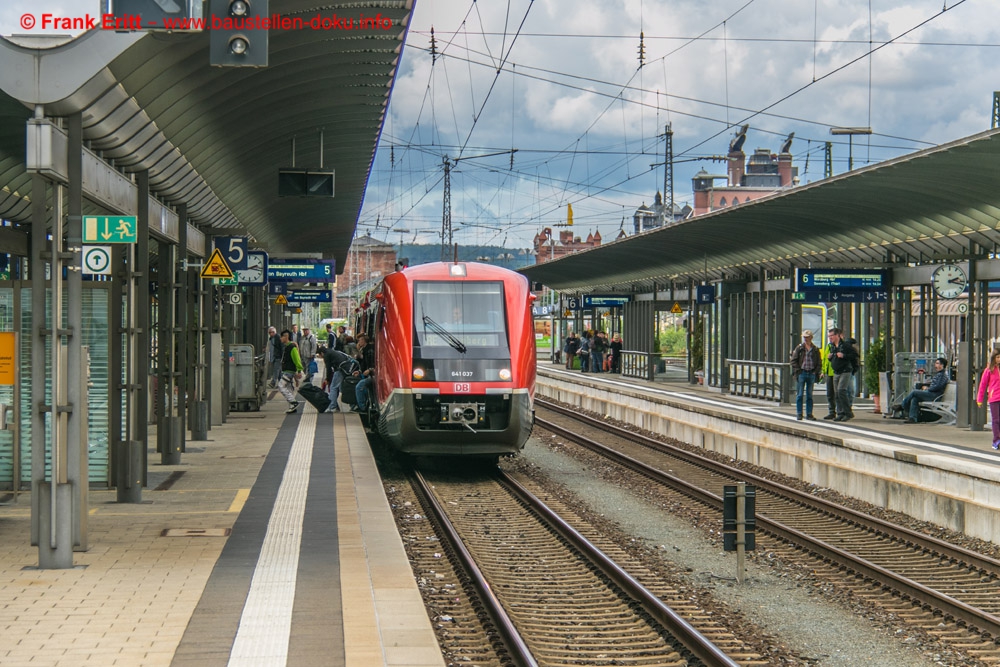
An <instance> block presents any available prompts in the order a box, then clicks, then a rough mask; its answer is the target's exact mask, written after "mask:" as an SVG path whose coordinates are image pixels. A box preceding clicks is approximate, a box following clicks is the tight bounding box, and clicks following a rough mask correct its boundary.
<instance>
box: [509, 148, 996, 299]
mask: <svg viewBox="0 0 1000 667" xmlns="http://www.w3.org/2000/svg"><path fill="white" fill-rule="evenodd" d="M998 183H1000V129H997V130H990V131H988V132H983V133H980V134H977V135H973V136H971V137H967V138H965V139H961V140H959V141H955V142H952V143H949V144H944V145H941V146H937V147H934V148H930V149H927V150H924V151H920V152H918V153H913V154H910V155H907V156H904V157H901V158H897V159H895V160H890V161H887V162H882V163H879V164H877V165H872V166H870V167H866V168H863V169H857V170H855V171H852V172H849V173H846V174H843V175H840V176H836V177H833V178H829V179H825V180H822V181H819V182H816V183H812V184H809V185H805V186H802V187H798V188H794V189H792V190H788V191H783V192H781V193H776V194H774V195H772V196H769V197H766V198H763V199H758V200H756V201H753V202H751V203H748V204H742V205H740V206H735V207H732V208H727V209H722V210H719V211H715V212H713V213H709V214H706V215H701V216H697V217H694V218H689V219H687V220H684V221H682V222H679V223H677V224H674V225H670V226H668V227H663V228H660V229H655V230H652V231H649V232H645V233H643V234H639V235H636V236H630V237H627V238H625V239H622V240H619V241H615V242H612V243H608V244H604V245H602V246H599V247H597V248H593V249H588V250H585V251H582V252H579V253H576V254H573V255H569V256H566V257H563V258H561V259H557V260H555V261H550V262H545V263H542V264H538V265H535V266H531V267H527V268H525V269H522V272H523V273H524V274H526V275H527V276H528V277H529V279H531V280H532V281H534V282H540V283H542V284H544V285H547V286H548V287H551V288H553V289H558V290H563V291H569V292H572V291H574V290H576V291H581V290H582V291H595V290H596V291H638V292H643V291H652V290H653V288H654V285H656V286H659V287H661V288H662V287H663V286H665V285H668V284H670V283H671V282H672V281H674V282H681V281H683V282H686V281H687V280H688V279H689V278H693V279H696V280H717V279H723V278H730V279H738V278H757V277H759V275H760V272H761V270H765V271H768V272H772V271H773V272H776V273H777V274H780V275H787V274H788V273H789V272H790V271H791V269H792V268H793V267H809V266H816V265H818V266H837V265H842V266H859V265H861V266H864V265H872V266H876V265H877V266H881V265H884V264H887V263H891V262H899V261H908V262H915V263H916V262H926V261H930V260H940V259H946V258H947V259H956V258H960V257H963V256H968V255H969V250H970V244H972V243H975V244H979V245H980V246H983V247H986V248H990V249H992V248H994V247H996V246H998V245H1000V187H998Z"/></svg>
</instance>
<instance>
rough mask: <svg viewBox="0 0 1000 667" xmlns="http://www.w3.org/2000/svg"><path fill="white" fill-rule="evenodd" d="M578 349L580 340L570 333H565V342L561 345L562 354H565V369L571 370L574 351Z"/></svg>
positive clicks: (574, 355)
mask: <svg viewBox="0 0 1000 667" xmlns="http://www.w3.org/2000/svg"><path fill="white" fill-rule="evenodd" d="M579 349H580V338H579V336H577V335H576V334H575V333H573V332H572V331H568V332H566V342H565V344H564V345H563V352H565V353H566V368H567V369H570V368H573V359H574V358H575V357H576V351H577V350H579Z"/></svg>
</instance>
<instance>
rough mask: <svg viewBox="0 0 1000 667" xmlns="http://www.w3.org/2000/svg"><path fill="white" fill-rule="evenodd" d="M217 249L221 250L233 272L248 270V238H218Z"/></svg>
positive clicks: (216, 240) (216, 239)
mask: <svg viewBox="0 0 1000 667" xmlns="http://www.w3.org/2000/svg"><path fill="white" fill-rule="evenodd" d="M215 247H216V248H218V249H219V252H221V253H222V256H223V257H224V258H225V260H226V264H228V265H229V268H230V270H232V271H246V269H247V237H245V236H217V237H216V238H215Z"/></svg>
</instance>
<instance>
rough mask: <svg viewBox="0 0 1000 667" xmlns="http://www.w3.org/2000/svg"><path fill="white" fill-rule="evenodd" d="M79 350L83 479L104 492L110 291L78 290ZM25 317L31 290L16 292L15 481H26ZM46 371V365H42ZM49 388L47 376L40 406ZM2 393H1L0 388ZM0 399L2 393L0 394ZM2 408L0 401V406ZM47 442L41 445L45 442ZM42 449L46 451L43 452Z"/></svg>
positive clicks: (28, 388)
mask: <svg viewBox="0 0 1000 667" xmlns="http://www.w3.org/2000/svg"><path fill="white" fill-rule="evenodd" d="M51 296H52V292H51V290H50V289H46V290H45V304H46V308H45V321H46V324H48V323H49V320H50V318H49V313H50V311H51V308H52V306H51V304H52V300H51ZM82 313H83V345H85V346H87V347H88V348H89V349H88V357H87V359H86V361H87V366H88V382H87V420H88V426H87V449H88V457H87V463H88V466H87V467H88V475H89V477H90V483H91V485H102V486H106V485H107V484H108V482H109V477H110V475H109V458H108V386H109V381H108V342H109V341H108V335H109V334H108V332H109V331H110V330H111V326H110V323H109V321H108V317H109V313H110V291H109V289H108V288H107V287H105V286H103V285H102V286H100V287H93V288H91V287H89V286H85V287H84V290H83V304H82ZM32 316H33V313H32V311H31V288H30V287H24V288H22V289H21V336H20V345H19V354H20V359H18V362H17V364H18V369H19V370H18V372H19V373H20V383H21V401H20V403H21V438H20V439H21V480H22V482H27V481H30V480H31V327H32V321H33V317H32ZM63 318H64V321H65V318H66V303H65V302H64V303H63ZM51 350H52V346H51V342H50V340H49V339H48V337H46V341H45V358H46V359H47V360H48V359H50V358H51ZM46 368H48V363H46ZM78 376H79V373H73V372H70V374H69V377H72V378H76V377H78ZM51 389H52V382H51V376H50V374H49V373H46V378H45V402H46V403H50V402H51V400H52V393H51ZM0 391H2V388H0ZM0 396H2V393H0ZM0 402H2V400H0ZM50 428H51V426H50V414H49V413H46V414H45V437H46V438H48V437H49V433H50V430H49V429H50ZM46 442H47V440H46ZM47 450H48V445H46V451H47ZM45 469H46V473H45V474H46V476H48V474H49V463H48V460H46V464H45Z"/></svg>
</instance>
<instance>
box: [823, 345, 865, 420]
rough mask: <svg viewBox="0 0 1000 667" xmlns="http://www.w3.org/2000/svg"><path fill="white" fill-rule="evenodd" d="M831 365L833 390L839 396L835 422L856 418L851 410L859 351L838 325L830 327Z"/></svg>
mask: <svg viewBox="0 0 1000 667" xmlns="http://www.w3.org/2000/svg"><path fill="white" fill-rule="evenodd" d="M829 336H830V365H831V366H832V367H833V390H834V391H835V392H836V398H837V417H836V418H835V419H834V420H833V421H835V422H846V421H847V420H848V419H854V412H852V411H851V391H852V388H853V386H854V383H853V381H852V380H853V375H854V369H855V368H856V367H857V366H858V351H857V350H856V349H855V347H854V346H853V345H851V344H849V343H848V342H847V340H846V339H845V338H844V333H843V332H842V331H841V330H840V329H839V328H837V327H834V328H832V329H830V331H829Z"/></svg>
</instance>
